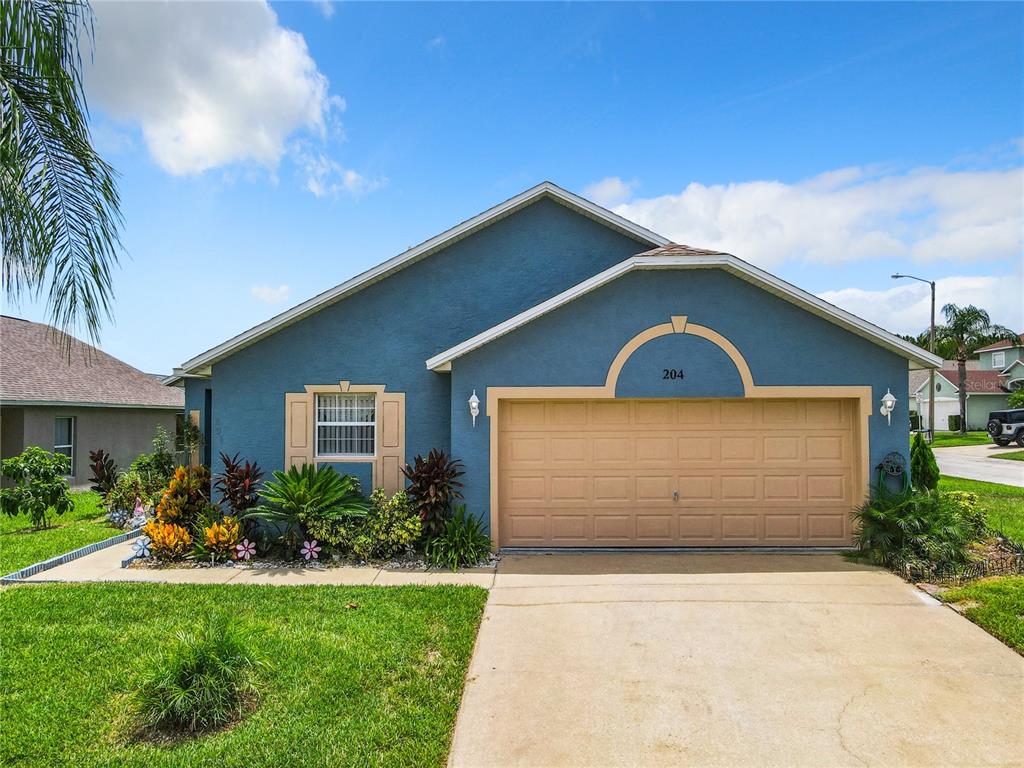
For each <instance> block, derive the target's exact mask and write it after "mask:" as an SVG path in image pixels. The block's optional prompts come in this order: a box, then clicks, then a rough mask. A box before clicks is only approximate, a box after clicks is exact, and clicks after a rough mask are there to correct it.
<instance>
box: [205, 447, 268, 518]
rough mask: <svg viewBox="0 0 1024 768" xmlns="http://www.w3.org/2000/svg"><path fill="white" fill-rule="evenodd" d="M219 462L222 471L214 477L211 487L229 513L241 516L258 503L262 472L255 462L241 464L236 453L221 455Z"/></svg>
mask: <svg viewBox="0 0 1024 768" xmlns="http://www.w3.org/2000/svg"><path fill="white" fill-rule="evenodd" d="M220 461H221V463H222V464H223V465H224V471H223V472H222V473H221V474H219V475H216V476H215V477H214V482H213V487H214V488H215V489H216V490H217V492H218V493H219V494H220V497H221V501H222V502H223V503H225V504H227V505H228V509H230V510H231V513H232V514H234V515H241V514H243V513H244V512H245V511H246V510H248V509H252V508H253V507H255V506H256V505H257V504H258V503H259V493H258V486H259V484H260V480H262V479H263V470H262V469H260V466H259V464H256V463H255V462H249V461H246V462H245V463H244V464H242V463H241V462H240V461H239V460H238V454H237V453H236V454H235V455H234V456H228V455H227V454H226V453H221V455H220Z"/></svg>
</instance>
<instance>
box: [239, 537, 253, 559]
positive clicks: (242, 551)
mask: <svg viewBox="0 0 1024 768" xmlns="http://www.w3.org/2000/svg"><path fill="white" fill-rule="evenodd" d="M255 554H256V545H255V544H253V543H252V542H251V541H249V540H248V539H242V543H241V544H237V545H235V558H236V559H238V560H248V559H249V558H250V557H252V556H253V555H255Z"/></svg>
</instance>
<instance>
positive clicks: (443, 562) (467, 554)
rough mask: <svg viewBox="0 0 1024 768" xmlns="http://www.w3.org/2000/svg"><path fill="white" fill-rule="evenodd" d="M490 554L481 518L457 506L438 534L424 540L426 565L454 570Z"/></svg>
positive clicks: (488, 540) (489, 543)
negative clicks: (425, 542) (425, 541)
mask: <svg viewBox="0 0 1024 768" xmlns="http://www.w3.org/2000/svg"><path fill="white" fill-rule="evenodd" d="M490 551H491V537H490V536H488V535H487V534H486V533H484V529H483V524H482V523H481V522H480V518H478V517H474V516H473V515H468V514H466V507H465V505H464V504H460V505H459V506H457V507H456V508H455V513H454V514H453V515H452V516H451V517H450V518H448V519H447V520H445V522H444V526H443V528H442V529H441V532H440V533H439V534H438V535H437V536H433V537H432V538H430V539H429V540H428V541H427V547H426V556H427V562H428V563H430V564H431V565H436V566H439V567H442V568H451V569H452V570H453V571H454V570H455V569H456V568H459V567H461V566H472V565H476V564H477V563H479V562H480V561H481V560H483V559H484V558H485V557H487V555H488V554H489V553H490Z"/></svg>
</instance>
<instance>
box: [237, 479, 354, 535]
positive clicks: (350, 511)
mask: <svg viewBox="0 0 1024 768" xmlns="http://www.w3.org/2000/svg"><path fill="white" fill-rule="evenodd" d="M260 496H261V497H262V499H263V502H262V503H261V504H259V505H257V506H255V507H253V508H252V509H251V510H249V511H248V512H246V513H245V514H244V515H243V516H242V519H243V520H252V521H255V522H257V523H263V524H265V525H270V526H273V527H274V528H275V529H276V530H278V531H279V532H280V535H279V541H280V542H281V543H282V544H283V545H284V547H285V548H286V549H287V550H289V554H294V551H295V549H296V548H297V546H298V543H299V537H300V536H302V535H305V534H306V533H308V534H309V535H310V536H312V537H314V538H315V539H317V540H318V541H322V542H326V543H328V544H333V545H334V546H340V545H341V544H342V543H343V542H344V541H345V540H346V538H347V536H348V527H349V526H350V525H351V523H352V521H353V520H355V519H358V518H363V517H366V513H367V511H368V509H369V504H368V503H367V501H366V498H365V497H364V496H363V494H362V493H360V491H359V481H358V480H356V479H355V478H354V477H352V476H351V475H339V474H338V473H337V472H335V471H334V470H333V469H332V468H330V467H316V466H314V465H313V464H306V465H305V466H303V467H302V469H297V468H296V467H294V466H293V467H291V468H290V469H289V470H288V471H287V472H279V471H278V472H274V479H273V480H268V481H267V482H266V483H265V484H264V486H263V490H262V491H261V492H260Z"/></svg>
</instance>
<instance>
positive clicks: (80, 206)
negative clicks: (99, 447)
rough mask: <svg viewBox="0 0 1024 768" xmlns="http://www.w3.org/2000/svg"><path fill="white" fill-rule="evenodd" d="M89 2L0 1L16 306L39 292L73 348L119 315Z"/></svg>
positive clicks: (11, 280) (6, 282)
mask: <svg viewBox="0 0 1024 768" xmlns="http://www.w3.org/2000/svg"><path fill="white" fill-rule="evenodd" d="M82 35H85V36H87V37H88V38H89V40H90V43H91V40H92V11H91V9H90V7H89V4H88V2H87V0H0V248H2V251H3V265H2V277H3V291H4V296H5V298H7V299H8V300H15V301H17V300H18V299H20V298H22V297H23V296H26V295H28V296H32V297H35V296H39V295H41V294H42V292H43V289H44V288H46V297H47V313H48V314H49V317H50V322H51V324H52V325H53V326H54V327H55V328H57V329H58V331H59V332H60V335H61V338H62V341H63V342H64V345H65V348H66V349H67V350H68V351H70V336H69V334H70V332H71V330H72V329H73V328H74V327H75V326H76V325H84V327H85V329H86V330H87V331H88V333H89V335H90V336H91V337H92V338H93V340H97V339H98V332H99V327H100V323H101V321H102V319H103V317H109V316H110V304H111V299H112V292H111V282H110V270H111V267H112V266H113V265H115V264H116V263H117V259H118V253H119V251H120V247H121V246H120V228H121V223H122V222H121V214H120V210H119V208H120V201H119V199H118V195H117V188H116V186H115V183H114V175H115V174H114V171H113V169H112V168H111V167H110V166H109V165H107V164H106V163H105V162H104V161H103V160H102V158H100V157H99V155H97V154H96V152H95V150H94V149H93V148H92V145H91V143H90V138H89V126H88V108H87V106H86V102H85V95H84V91H83V88H82V59H81V54H80V52H79V50H80V49H79V44H80V42H81V40H80V38H81V36H82Z"/></svg>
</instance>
